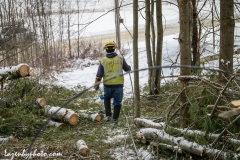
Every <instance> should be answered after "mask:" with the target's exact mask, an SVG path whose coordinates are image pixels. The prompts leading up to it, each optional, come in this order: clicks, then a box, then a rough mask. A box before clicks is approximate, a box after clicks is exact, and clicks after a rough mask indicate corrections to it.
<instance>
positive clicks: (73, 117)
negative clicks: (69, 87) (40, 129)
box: [36, 98, 103, 156]
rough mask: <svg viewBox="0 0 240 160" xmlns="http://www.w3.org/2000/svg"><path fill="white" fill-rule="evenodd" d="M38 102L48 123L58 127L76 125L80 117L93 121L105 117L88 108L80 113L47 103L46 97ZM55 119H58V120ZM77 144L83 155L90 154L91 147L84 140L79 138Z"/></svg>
mask: <svg viewBox="0 0 240 160" xmlns="http://www.w3.org/2000/svg"><path fill="white" fill-rule="evenodd" d="M36 102H37V104H38V106H39V107H41V108H43V111H44V115H45V116H47V117H48V119H46V121H47V123H48V125H51V126H54V127H57V128H62V127H65V126H66V124H70V125H76V124H77V123H78V120H79V117H84V118H87V119H89V120H92V121H101V120H102V118H103V116H102V115H100V114H98V113H89V112H88V111H86V110H79V111H78V113H76V112H75V111H73V110H71V109H66V108H61V107H59V106H50V105H47V102H46V100H45V99H44V98H38V99H37V100H36ZM54 120H57V121H58V122H57V121H54ZM76 146H77V148H78V149H79V153H80V154H81V155H84V156H85V155H89V154H90V149H89V148H88V146H87V145H86V143H85V141H84V140H78V141H77V142H76Z"/></svg>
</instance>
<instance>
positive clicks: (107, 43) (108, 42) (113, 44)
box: [103, 41, 117, 50]
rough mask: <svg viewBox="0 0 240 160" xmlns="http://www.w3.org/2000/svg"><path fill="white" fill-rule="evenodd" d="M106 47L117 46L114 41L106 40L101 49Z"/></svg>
mask: <svg viewBox="0 0 240 160" xmlns="http://www.w3.org/2000/svg"><path fill="white" fill-rule="evenodd" d="M108 47H113V48H114V49H116V48H117V46H116V45H115V43H114V41H107V42H106V44H105V46H104V48H103V49H105V50H106V49H107V48H108Z"/></svg>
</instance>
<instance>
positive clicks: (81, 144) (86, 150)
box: [77, 140, 90, 156]
mask: <svg viewBox="0 0 240 160" xmlns="http://www.w3.org/2000/svg"><path fill="white" fill-rule="evenodd" d="M77 148H78V150H79V153H80V154H81V155H83V156H86V155H89V154H90V149H89V148H88V146H87V145H86V143H85V141H84V140H78V141H77Z"/></svg>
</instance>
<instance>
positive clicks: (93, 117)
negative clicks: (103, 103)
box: [78, 110, 103, 122]
mask: <svg viewBox="0 0 240 160" xmlns="http://www.w3.org/2000/svg"><path fill="white" fill-rule="evenodd" d="M78 113H79V114H80V117H85V118H87V119H90V120H92V121H98V122H99V121H101V120H102V119H103V116H102V115H100V114H99V113H90V112H89V111H86V110H79V111H78Z"/></svg>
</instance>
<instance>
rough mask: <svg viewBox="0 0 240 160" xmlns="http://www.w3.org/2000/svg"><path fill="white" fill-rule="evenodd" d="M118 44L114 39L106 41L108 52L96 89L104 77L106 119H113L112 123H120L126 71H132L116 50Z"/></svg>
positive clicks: (96, 82)
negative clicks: (112, 107) (112, 108)
mask: <svg viewBox="0 0 240 160" xmlns="http://www.w3.org/2000/svg"><path fill="white" fill-rule="evenodd" d="M116 48H117V46H116V45H115V43H114V42H113V41H108V42H106V44H105V46H104V50H106V52H107V54H106V56H105V57H104V58H102V59H101V60H100V65H99V67H98V71H97V75H96V79H95V86H94V88H95V90H98V89H99V82H100V81H101V80H102V78H103V85H104V106H105V114H106V121H107V122H108V121H111V120H112V125H113V126H115V125H117V124H118V117H119V114H120V110H121V106H122V99H123V84H124V76H123V70H124V71H125V72H127V71H130V70H131V67H130V66H129V65H128V64H127V63H126V61H125V59H124V58H123V56H122V55H118V54H117V53H116V52H115V49H116ZM111 98H113V106H114V110H113V115H112V112H111Z"/></svg>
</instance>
